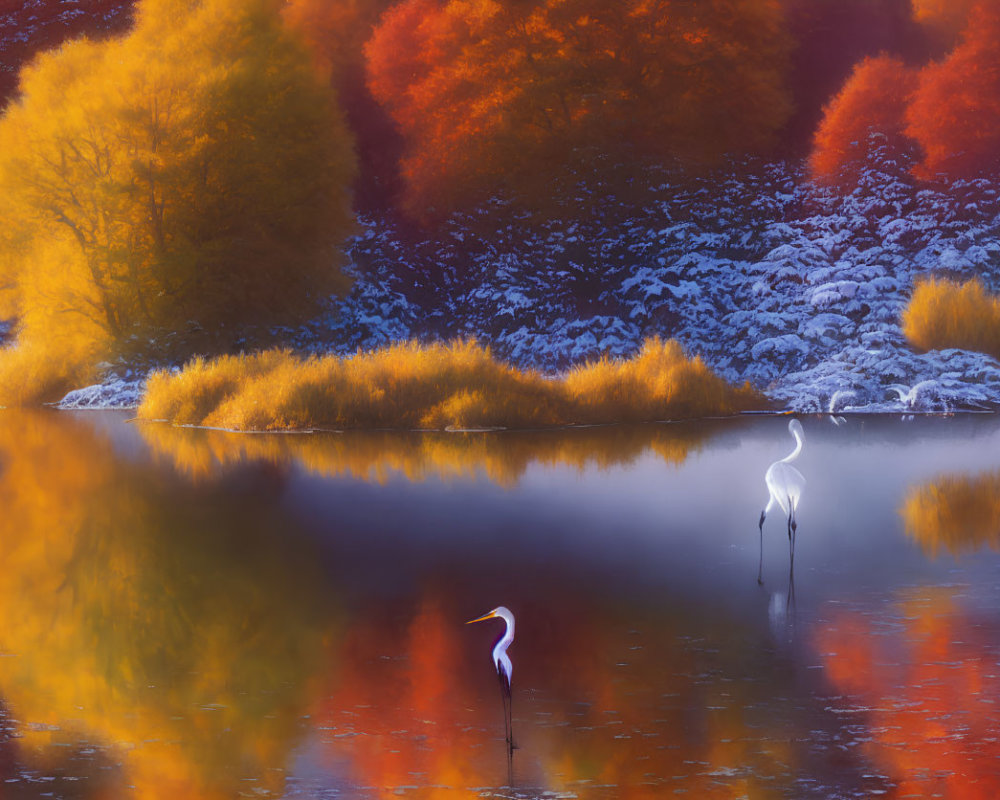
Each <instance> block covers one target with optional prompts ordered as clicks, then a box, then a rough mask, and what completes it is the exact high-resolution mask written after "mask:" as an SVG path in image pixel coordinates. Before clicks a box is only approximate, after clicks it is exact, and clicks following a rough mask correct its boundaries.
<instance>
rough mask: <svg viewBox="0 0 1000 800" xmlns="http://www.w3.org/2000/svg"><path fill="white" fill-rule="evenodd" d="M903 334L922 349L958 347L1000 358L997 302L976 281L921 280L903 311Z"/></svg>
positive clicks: (999, 319) (999, 318) (999, 313)
mask: <svg viewBox="0 0 1000 800" xmlns="http://www.w3.org/2000/svg"><path fill="white" fill-rule="evenodd" d="M903 334H904V335H905V336H906V338H907V339H908V340H909V342H910V344H912V345H914V346H915V347H918V348H920V349H921V350H943V349H945V348H949V347H957V348H962V349H964V350H975V351H977V352H980V353H986V354H988V355H991V356H993V357H994V358H1000V300H998V299H997V298H996V297H993V296H992V295H990V294H989V293H988V292H987V291H986V289H985V288H984V287H983V284H982V283H980V282H979V280H977V279H973V280H971V281H967V282H965V283H955V282H953V281H949V280H945V279H940V280H939V279H931V280H927V281H923V282H922V283H918V284H917V285H916V287H915V288H914V290H913V297H912V298H911V299H910V302H909V305H907V307H906V310H905V311H904V312H903Z"/></svg>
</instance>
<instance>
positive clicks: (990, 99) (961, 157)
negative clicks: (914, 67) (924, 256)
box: [906, 1, 1000, 178]
mask: <svg viewBox="0 0 1000 800" xmlns="http://www.w3.org/2000/svg"><path fill="white" fill-rule="evenodd" d="M998 41H1000V7H998V6H997V5H996V4H995V3H993V2H991V1H989V2H987V1H982V2H977V3H976V4H975V5H974V7H973V8H972V10H971V12H970V14H969V19H968V23H967V25H966V28H965V30H964V32H963V34H962V37H961V41H960V42H959V44H958V46H957V47H956V48H955V49H954V50H953V51H952V52H951V53H950V54H949V55H948V57H947V58H945V59H944V60H943V61H940V62H937V63H934V64H930V65H928V66H926V67H925V68H924V69H923V70H922V71H921V73H920V81H919V85H918V87H917V91H916V94H915V95H914V99H913V102H912V103H911V104H910V107H909V109H908V110H907V114H906V122H907V125H906V133H907V134H908V135H909V136H911V137H913V139H915V140H916V141H917V142H918V143H919V144H920V146H921V148H922V150H923V153H924V157H923V160H922V161H921V162H920V164H919V165H918V168H917V170H916V173H917V175H918V177H925V178H926V177H931V176H933V175H935V174H937V173H946V174H948V175H950V176H952V177H962V176H969V175H973V174H975V173H976V172H978V171H979V170H981V169H989V168H996V167H997V166H998V165H1000V46H998V44H997V43H998Z"/></svg>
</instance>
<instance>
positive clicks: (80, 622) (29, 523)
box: [0, 411, 331, 798]
mask: <svg viewBox="0 0 1000 800" xmlns="http://www.w3.org/2000/svg"><path fill="white" fill-rule="evenodd" d="M0 461H2V464H3V471H2V473H0V508H3V514H2V515H0V563H3V564H4V569H3V570H0V621H2V622H0V649H2V651H3V652H4V653H5V654H10V657H5V658H0V694H2V695H3V696H4V697H5V698H6V701H7V704H8V707H9V709H10V713H11V714H12V715H13V717H14V718H16V719H17V720H20V721H21V723H20V724H19V725H18V734H19V736H20V737H21V738H20V739H19V740H18V742H19V744H18V751H19V755H20V756H23V759H24V761H25V763H27V764H29V765H31V764H35V765H39V764H41V765H45V768H46V769H48V770H52V772H50V774H58V770H59V768H60V765H61V764H62V765H64V764H65V761H66V759H71V758H73V752H74V750H79V749H81V748H82V747H84V745H83V744H81V743H82V742H92V743H97V744H100V745H102V746H105V747H107V748H109V751H110V753H111V754H112V755H111V758H112V760H113V761H117V760H121V762H122V780H123V781H124V782H125V783H127V784H131V785H134V787H135V789H134V794H135V795H136V796H140V797H144V798H160V797H163V798H177V797H191V798H194V797H198V798H223V797H225V798H229V797H233V796H236V795H237V794H238V793H239V792H241V791H247V790H251V791H255V792H256V793H258V794H260V795H263V796H280V795H282V794H283V792H284V787H283V768H284V767H285V766H286V761H287V759H288V755H289V752H290V748H291V747H292V746H293V745H294V744H295V742H296V741H297V739H298V737H299V736H300V730H299V715H300V714H301V713H302V711H303V710H304V709H305V708H306V706H307V704H308V690H307V686H308V683H309V679H310V678H311V676H313V675H315V674H316V671H317V670H318V669H319V668H320V667H321V666H322V665H323V663H324V653H325V648H326V643H325V636H326V635H327V631H328V629H329V624H330V622H331V621H330V620H329V619H328V618H327V612H325V611H324V610H323V609H327V610H328V609H329V608H330V607H331V606H330V603H329V600H328V598H326V597H325V596H324V593H325V589H324V588H323V586H324V583H323V577H322V576H321V575H320V574H319V572H318V569H317V567H316V562H317V560H316V558H315V554H314V553H312V552H310V551H309V548H308V547H306V546H305V545H304V544H302V543H301V542H299V541H298V540H297V539H296V537H295V534H294V532H293V531H288V530H286V527H287V526H286V525H284V524H283V523H282V524H279V522H280V521H279V520H277V519H275V517H274V516H273V513H272V512H270V511H269V510H268V508H267V507H266V506H265V504H264V503H263V502H259V501H257V500H255V492H253V491H247V492H242V493H241V492H234V491H233V489H232V487H227V490H226V494H225V495H223V494H222V493H221V492H218V491H214V492H213V490H206V489H200V490H198V489H193V488H191V487H190V486H185V485H183V484H175V483H172V482H169V481H168V480H165V479H164V478H163V477H162V475H160V474H158V473H156V472H154V471H153V470H151V469H149V468H146V467H143V466H139V465H136V464H134V463H131V464H130V463H127V462H123V461H121V460H119V458H118V457H116V455H115V454H114V453H113V451H112V448H111V445H110V443H109V442H108V441H107V440H105V439H103V438H101V437H100V436H97V435H94V434H93V433H92V432H91V431H90V430H89V429H88V428H87V427H86V426H81V425H79V424H78V423H75V422H74V421H73V420H71V419H68V418H66V417H65V416H57V415H54V414H39V413H34V414H28V413H17V412H12V411H6V412H4V414H3V416H2V417H0ZM278 531H281V534H282V535H281V536H280V537H279V536H276V532H278ZM327 666H328V664H327ZM96 760H97V759H95V758H94V757H90V759H89V761H96ZM85 763H86V762H85ZM7 774H8V775H9V774H10V773H9V772H8V773H7ZM104 782H105V783H106V782H107V781H106V780H105V781H104ZM91 790H92V791H97V792H98V794H100V792H101V790H99V788H98V786H97V785H94V786H92V787H91ZM119 791H121V789H120V788H119ZM84 796H88V795H86V794H84ZM101 796H104V795H101Z"/></svg>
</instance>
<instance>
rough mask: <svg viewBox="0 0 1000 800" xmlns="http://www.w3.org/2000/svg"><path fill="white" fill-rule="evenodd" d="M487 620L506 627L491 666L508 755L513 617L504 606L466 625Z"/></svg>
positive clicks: (510, 749)
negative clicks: (492, 620)
mask: <svg viewBox="0 0 1000 800" xmlns="http://www.w3.org/2000/svg"><path fill="white" fill-rule="evenodd" d="M487 619H502V620H503V621H504V622H505V623H506V624H507V627H506V628H505V629H504V632H503V634H502V635H501V636H500V638H499V639H497V641H496V644H494V645H493V653H492V655H493V666H494V667H496V671H497V678H498V679H499V680H500V694H501V696H502V699H503V725H504V735H505V737H506V739H505V740H506V742H507V753H508V755H509V754H511V753H513V752H514V748H515V746H516V745H515V744H514V730H513V728H514V720H513V712H512V705H513V703H512V695H511V690H510V681H511V675H512V674H513V672H514V665H513V664H512V663H511V661H510V656H509V655H507V648H508V647H510V643H511V642H513V641H514V615H513V614H512V613H511V612H510V609H509V608H507V607H506V606H497V607H496V608H494V609H493V610H492V611H490V612H489V613H488V614H483V616H481V617H476V619H470V620H469V621H468V622H466V623H465V624H466V625H471V624H472V623H473V622H482V621H483V620H487Z"/></svg>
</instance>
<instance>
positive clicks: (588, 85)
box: [366, 0, 790, 212]
mask: <svg viewBox="0 0 1000 800" xmlns="http://www.w3.org/2000/svg"><path fill="white" fill-rule="evenodd" d="M789 47H790V44H789V40H788V37H787V32H786V29H785V25H784V15H783V12H782V9H781V7H780V4H779V3H778V2H777V0H683V1H682V2H677V1H676V0H674V1H673V2H667V0H620V2H615V3H609V2H604V0H515V2H499V1H498V0H404V1H403V2H401V3H400V4H398V5H397V6H395V7H393V8H392V9H390V10H389V11H387V12H386V13H385V14H384V15H383V16H382V18H381V21H380V23H379V25H378V27H377V28H376V29H375V32H374V35H373V37H372V39H371V40H370V41H369V42H368V44H367V46H366V55H367V59H368V76H369V77H368V80H369V86H370V87H371V89H372V92H373V93H374V95H375V96H376V98H378V99H379V100H380V101H381V102H382V103H383V104H384V105H385V106H386V108H388V109H389V112H390V113H391V114H392V116H393V118H394V119H395V121H396V123H397V125H398V126H399V128H400V130H401V132H402V134H403V136H404V139H405V142H406V150H405V154H404V157H403V160H402V173H403V177H404V179H405V182H406V187H407V202H408V205H409V208H410V209H411V210H416V211H421V212H426V211H427V210H428V209H429V208H430V207H436V208H437V209H438V210H447V209H449V208H452V207H455V206H457V205H458V204H459V203H461V202H463V201H465V200H467V199H470V198H478V197H482V196H483V195H484V194H489V193H491V192H494V191H496V190H497V189H498V188H500V187H501V186H502V185H503V184H504V183H506V184H507V185H508V186H513V187H514V188H517V186H518V183H519V182H522V181H524V179H525V178H526V177H527V176H531V175H532V174H533V173H535V174H537V173H539V172H540V171H541V172H544V173H545V174H551V172H552V168H553V166H555V165H559V164H562V165H566V164H567V163H568V162H571V161H572V159H573V158H574V157H575V158H577V159H580V158H584V157H586V155H585V154H587V153H589V152H590V151H591V149H593V150H597V151H599V152H601V153H612V154H614V153H615V152H619V153H620V152H621V147H622V145H627V146H629V147H631V148H633V150H635V151H638V152H640V153H646V154H650V155H654V156H656V157H658V158H661V159H670V160H673V159H685V160H690V161H698V162H704V161H711V160H714V159H717V158H718V157H719V156H720V155H721V154H725V153H729V152H742V151H747V150H754V149H757V148H760V147H762V146H765V145H766V144H767V143H768V142H769V141H770V139H771V137H772V135H773V134H774V133H775V131H776V130H777V129H778V128H779V127H780V126H781V125H782V123H783V122H784V121H785V120H786V119H787V116H788V114H789V110H790V104H789V98H788V94H787V91H786V89H785V77H786V75H785V69H786V60H787V54H788V50H789Z"/></svg>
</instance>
